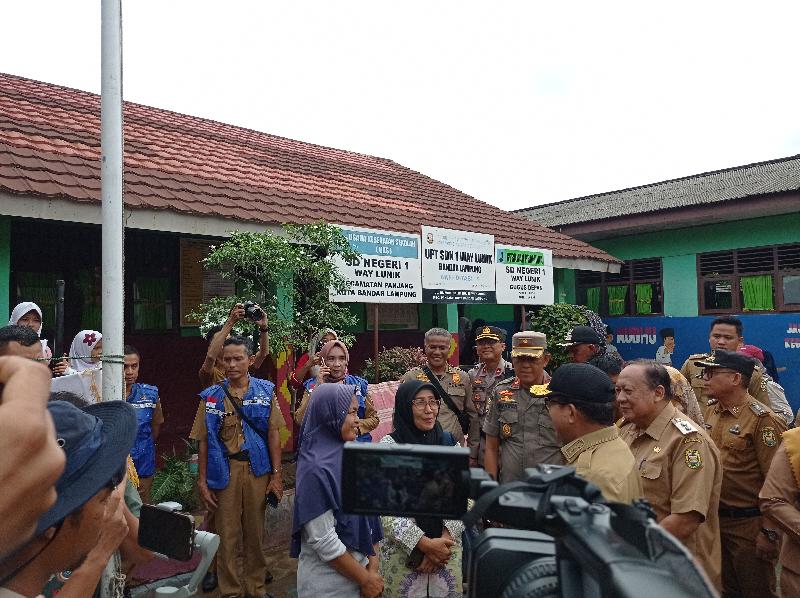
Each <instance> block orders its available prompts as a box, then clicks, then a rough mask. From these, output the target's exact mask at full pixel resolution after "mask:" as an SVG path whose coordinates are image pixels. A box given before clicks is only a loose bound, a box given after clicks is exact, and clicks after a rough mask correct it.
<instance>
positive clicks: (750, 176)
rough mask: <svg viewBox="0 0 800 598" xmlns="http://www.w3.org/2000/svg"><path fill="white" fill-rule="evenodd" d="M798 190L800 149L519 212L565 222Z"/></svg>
mask: <svg viewBox="0 0 800 598" xmlns="http://www.w3.org/2000/svg"><path fill="white" fill-rule="evenodd" d="M797 190H800V155H797V156H790V157H788V158H781V159H778V160H770V161H768V162H759V163H757V164H748V165H746V166H736V167H734V168H726V169H724V170H715V171H713V172H706V173H703V174H696V175H693V176H687V177H683V178H680V179H673V180H670V181H663V182H660V183H652V184H650V185H643V186H641V187H633V188H632V189H623V190H622V191H610V192H608V193H598V194H597V195H589V196H586V197H577V198H575V199H568V200H566V201H561V202H557V203H551V204H545V205H541V206H536V207H533V208H525V209H522V210H515V213H517V214H519V215H521V216H525V217H527V218H531V219H532V220H535V221H536V222H538V223H539V224H543V225H545V226H564V225H567V224H576V223H579V222H592V221H597V220H605V219H607V218H617V217H620V216H630V215H633V214H644V213H651V212H657V211H659V210H669V209H675V208H685V207H689V206H695V205H707V204H714V203H718V202H724V201H729V200H735V199H744V198H747V197H755V196H762V195H768V194H772V193H780V192H785V191H797Z"/></svg>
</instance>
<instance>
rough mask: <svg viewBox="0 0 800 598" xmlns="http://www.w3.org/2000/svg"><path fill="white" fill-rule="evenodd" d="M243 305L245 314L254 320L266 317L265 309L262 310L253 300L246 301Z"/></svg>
mask: <svg viewBox="0 0 800 598" xmlns="http://www.w3.org/2000/svg"><path fill="white" fill-rule="evenodd" d="M243 307H244V315H245V316H247V319H249V320H252V321H253V322H258V321H259V320H260V319H261V318H263V317H264V310H262V309H261V308H260V307H258V306H257V305H256V304H255V303H253V302H252V301H245V302H244V306H243Z"/></svg>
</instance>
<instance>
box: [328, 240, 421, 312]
mask: <svg viewBox="0 0 800 598" xmlns="http://www.w3.org/2000/svg"><path fill="white" fill-rule="evenodd" d="M341 229H342V233H343V234H344V236H345V237H346V238H347V240H348V241H349V242H350V246H351V247H352V248H353V249H355V250H356V251H358V252H359V253H361V257H360V258H359V259H356V260H354V261H353V262H352V263H349V262H345V261H344V260H343V259H341V258H339V257H336V258H334V263H335V264H336V265H337V267H338V268H339V273H340V274H341V275H342V276H344V278H346V279H347V281H348V283H349V284H348V288H346V289H345V290H343V291H342V292H341V293H337V292H336V291H334V290H333V289H331V295H330V298H331V301H335V302H339V303H421V302H422V289H421V287H420V276H421V275H420V259H419V247H420V239H419V235H413V234H408V233H398V232H389V231H380V230H370V229H367V228H355V227H344V226H343V227H341Z"/></svg>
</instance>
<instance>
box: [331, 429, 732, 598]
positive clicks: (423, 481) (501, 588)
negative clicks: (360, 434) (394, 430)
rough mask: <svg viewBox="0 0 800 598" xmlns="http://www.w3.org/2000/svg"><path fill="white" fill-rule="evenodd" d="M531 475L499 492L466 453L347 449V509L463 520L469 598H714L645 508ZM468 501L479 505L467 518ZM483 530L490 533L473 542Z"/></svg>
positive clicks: (541, 469) (567, 470)
mask: <svg viewBox="0 0 800 598" xmlns="http://www.w3.org/2000/svg"><path fill="white" fill-rule="evenodd" d="M525 474H526V475H527V476H528V478H527V480H525V481H520V482H512V483H510V484H504V485H502V486H501V485H498V484H497V483H496V482H494V481H492V480H491V479H490V478H489V476H488V475H487V474H486V472H484V471H483V470H482V469H472V470H470V469H469V451H468V450H467V449H463V448H460V447H445V446H443V447H430V446H425V447H423V446H417V445H391V444H383V445H381V444H371V445H370V444H365V443H357V442H348V443H346V444H345V449H344V458H343V462H342V502H343V505H344V510H345V511H346V512H350V513H357V514H382V515H398V516H405V517H415V516H428V517H441V518H443V519H456V518H459V517H460V518H461V519H462V520H463V521H464V524H465V526H466V529H467V533H465V539H466V541H465V545H464V559H465V562H466V565H467V581H468V583H469V591H468V595H469V596H470V597H471V598H523V597H527V596H530V597H533V596H536V597H541V598H547V597H551V596H552V597H558V596H561V597H563V598H578V597H581V598H634V597H636V598H640V597H641V596H647V598H675V597H678V596H692V597H694V598H713V597H714V596H716V595H717V594H716V592H715V591H714V589H713V587H712V586H711V584H710V582H709V581H708V578H707V577H706V576H705V574H704V573H703V572H702V570H701V569H700V568H699V567H698V566H697V565H696V564H695V561H694V559H693V557H692V556H691V554H690V553H689V552H688V550H687V549H686V548H685V547H684V546H683V545H682V544H681V543H680V542H678V540H676V539H675V538H674V537H673V536H671V535H670V534H669V533H668V532H666V531H665V530H664V529H663V528H662V527H661V526H659V525H658V524H657V523H656V521H655V515H654V514H653V512H652V510H651V509H650V507H649V505H648V504H647V503H646V502H645V501H639V502H638V503H637V504H635V505H625V504H619V503H611V502H607V501H605V500H604V499H603V497H602V494H601V492H600V490H599V488H597V487H596V486H595V485H593V484H591V483H589V482H587V481H586V480H583V479H581V478H579V477H577V476H576V475H575V470H574V468H572V467H561V466H551V465H540V466H538V467H537V468H534V469H528V470H526V472H525ZM434 479H435V480H438V481H439V483H438V485H437V484H434V483H432V482H431V480H434ZM442 480H444V482H442ZM434 488H438V491H439V493H440V495H439V496H438V497H435V496H433V495H432V494H433V493H432V492H431V490H432V489H434ZM420 489H422V490H420ZM467 496H470V497H472V498H473V499H475V503H474V505H473V507H472V509H470V510H469V511H468V509H467V507H468V501H467ZM387 497H389V498H388V499H387ZM398 497H400V498H398ZM485 521H488V522H491V525H492V527H490V528H489V529H486V530H485V531H484V532H483V533H482V534H480V536H477V533H476V529H477V526H478V525H479V524H480V523H481V522H485ZM476 536H477V539H476V540H474V541H472V540H470V538H474V537H476Z"/></svg>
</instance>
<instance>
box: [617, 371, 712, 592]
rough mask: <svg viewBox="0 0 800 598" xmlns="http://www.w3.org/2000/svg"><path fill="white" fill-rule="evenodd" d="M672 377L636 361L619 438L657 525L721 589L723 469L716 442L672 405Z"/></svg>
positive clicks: (626, 378)
mask: <svg viewBox="0 0 800 598" xmlns="http://www.w3.org/2000/svg"><path fill="white" fill-rule="evenodd" d="M670 387H671V382H670V377H669V373H668V372H667V370H666V368H664V366H663V365H661V364H658V363H656V362H654V361H645V360H642V361H634V362H633V363H631V364H629V365H627V366H626V367H625V368H624V369H623V370H622V372H620V374H619V377H618V378H617V383H616V390H617V404H618V405H619V407H620V409H621V411H622V415H623V420H622V423H621V428H620V436H621V437H622V440H624V441H625V442H626V443H627V444H628V446H629V447H630V448H631V452H633V456H634V458H635V459H636V467H637V470H638V472H639V477H640V478H641V481H642V488H643V489H644V497H645V498H646V499H647V500H648V501H649V502H650V504H651V505H652V507H653V510H654V511H655V513H656V517H657V519H658V522H659V523H660V524H661V525H662V527H664V529H666V530H667V531H669V532H670V533H671V534H672V535H673V536H675V537H676V538H678V540H680V541H681V542H683V544H684V546H686V548H688V549H689V551H690V552H691V553H692V554H693V555H694V556H695V558H696V559H697V560H698V562H699V563H700V564H701V565H702V566H703V569H705V572H706V574H707V575H708V577H709V579H710V580H711V582H712V583H713V584H714V585H715V586H716V587H717V588H719V587H720V583H721V582H720V567H721V556H720V542H719V516H718V513H717V510H718V508H719V496H720V489H721V485H722V465H721V463H720V456H719V451H718V450H717V447H716V446H715V445H714V442H713V441H712V440H711V438H709V436H708V434H706V432H705V431H704V430H702V429H701V428H700V427H699V426H698V425H697V424H695V423H694V422H693V421H691V420H690V419H689V418H688V417H686V416H685V415H684V414H683V413H682V412H681V411H679V410H678V408H677V407H675V406H674V405H673V404H672V403H671V401H670V398H671V397H670Z"/></svg>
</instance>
